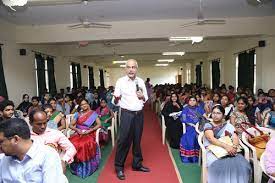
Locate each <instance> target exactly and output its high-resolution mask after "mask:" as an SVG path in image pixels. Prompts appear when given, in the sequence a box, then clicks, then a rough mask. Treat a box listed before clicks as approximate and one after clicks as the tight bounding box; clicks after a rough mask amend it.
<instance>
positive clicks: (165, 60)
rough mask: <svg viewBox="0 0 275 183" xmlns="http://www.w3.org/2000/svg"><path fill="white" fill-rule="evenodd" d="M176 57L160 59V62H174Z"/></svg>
mask: <svg viewBox="0 0 275 183" xmlns="http://www.w3.org/2000/svg"><path fill="white" fill-rule="evenodd" d="M174 61H175V59H158V62H174Z"/></svg>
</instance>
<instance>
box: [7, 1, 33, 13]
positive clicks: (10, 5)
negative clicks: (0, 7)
mask: <svg viewBox="0 0 275 183" xmlns="http://www.w3.org/2000/svg"><path fill="white" fill-rule="evenodd" d="M2 2H3V4H4V5H5V6H8V7H9V8H10V9H12V10H13V11H16V10H15V9H14V8H13V6H24V5H25V4H27V2H28V0H2Z"/></svg>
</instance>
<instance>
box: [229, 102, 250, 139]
mask: <svg viewBox="0 0 275 183" xmlns="http://www.w3.org/2000/svg"><path fill="white" fill-rule="evenodd" d="M247 106H248V101H247V98H246V97H239V98H238V99H237V107H236V108H235V110H234V112H233V113H232V115H231V117H230V122H231V124H232V125H233V126H234V127H235V128H236V131H237V134H238V136H239V138H240V139H241V138H242V132H243V129H248V128H249V125H247V124H245V123H250V122H249V119H248V117H247V115H246V111H247V109H246V108H247Z"/></svg>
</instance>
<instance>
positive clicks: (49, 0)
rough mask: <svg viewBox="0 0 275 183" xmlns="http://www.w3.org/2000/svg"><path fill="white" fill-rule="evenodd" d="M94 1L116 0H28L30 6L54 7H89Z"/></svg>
mask: <svg viewBox="0 0 275 183" xmlns="http://www.w3.org/2000/svg"><path fill="white" fill-rule="evenodd" d="M92 1H114V0H28V5H29V6H54V5H67V4H81V3H83V4H84V5H88V3H89V2H92Z"/></svg>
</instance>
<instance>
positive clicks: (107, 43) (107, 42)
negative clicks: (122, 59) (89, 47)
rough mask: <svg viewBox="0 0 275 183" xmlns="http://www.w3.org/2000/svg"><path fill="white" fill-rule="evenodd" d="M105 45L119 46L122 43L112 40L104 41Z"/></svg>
mask: <svg viewBox="0 0 275 183" xmlns="http://www.w3.org/2000/svg"><path fill="white" fill-rule="evenodd" d="M102 44H103V46H104V47H109V48H110V47H116V46H119V45H120V43H113V42H111V41H104V42H103V43H102ZM114 53H115V51H114Z"/></svg>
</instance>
